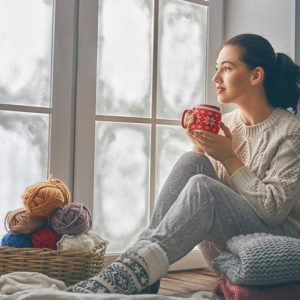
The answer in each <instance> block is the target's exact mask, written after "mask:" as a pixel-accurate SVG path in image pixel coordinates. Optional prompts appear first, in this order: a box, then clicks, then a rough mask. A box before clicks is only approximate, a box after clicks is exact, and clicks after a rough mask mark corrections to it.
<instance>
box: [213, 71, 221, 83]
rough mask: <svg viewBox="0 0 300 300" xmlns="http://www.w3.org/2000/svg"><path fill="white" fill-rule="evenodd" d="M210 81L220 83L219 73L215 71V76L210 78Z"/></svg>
mask: <svg viewBox="0 0 300 300" xmlns="http://www.w3.org/2000/svg"><path fill="white" fill-rule="evenodd" d="M211 80H212V82H221V81H222V78H221V76H220V74H219V71H216V73H215V75H214V76H213V77H212V79H211Z"/></svg>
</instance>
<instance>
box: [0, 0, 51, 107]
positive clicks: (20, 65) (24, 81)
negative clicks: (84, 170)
mask: <svg viewBox="0 0 300 300" xmlns="http://www.w3.org/2000/svg"><path fill="white" fill-rule="evenodd" d="M52 10H53V0H26V1H20V0H0V44H1V47H0V69H1V76H0V103H6V104H19V105H34V106H46V107H48V106H50V75H51V47H52Z"/></svg>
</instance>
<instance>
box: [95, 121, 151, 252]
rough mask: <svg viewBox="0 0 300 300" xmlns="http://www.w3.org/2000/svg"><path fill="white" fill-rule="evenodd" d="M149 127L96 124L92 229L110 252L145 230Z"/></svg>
mask: <svg viewBox="0 0 300 300" xmlns="http://www.w3.org/2000/svg"><path fill="white" fill-rule="evenodd" d="M149 139H150V126H149V125H132V124H120V123H105V122H97V123H96V146H95V176H94V178H95V180H94V205H93V215H94V216H93V220H94V225H93V226H94V229H95V230H96V231H97V232H98V233H99V234H100V235H101V236H103V238H105V239H107V240H109V242H110V244H109V252H121V251H123V250H124V249H125V248H127V247H128V246H129V245H130V244H131V243H132V242H133V241H134V240H135V239H136V238H137V236H138V234H139V233H140V232H141V230H143V229H144V228H145V227H146V224H147V222H148V201H149V196H148V194H149V192H148V186H149Z"/></svg>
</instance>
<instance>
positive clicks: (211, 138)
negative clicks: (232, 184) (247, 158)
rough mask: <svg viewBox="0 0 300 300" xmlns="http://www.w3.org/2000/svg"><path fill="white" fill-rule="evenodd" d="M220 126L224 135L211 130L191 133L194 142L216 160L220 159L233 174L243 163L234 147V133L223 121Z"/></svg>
mask: <svg viewBox="0 0 300 300" xmlns="http://www.w3.org/2000/svg"><path fill="white" fill-rule="evenodd" d="M220 127H221V129H222V131H223V132H224V135H219V134H216V133H212V132H209V131H202V132H197V133H190V135H191V137H192V140H193V143H194V144H195V145H196V146H197V147H199V148H201V149H203V150H204V152H205V153H207V154H208V155H210V156H211V157H212V158H214V159H215V160H218V161H220V162H221V163H222V164H223V165H224V167H225V168H226V169H227V171H228V173H229V174H230V175H231V174H232V173H233V172H235V171H236V170H237V169H238V168H240V167H242V166H243V163H242V162H241V161H240V159H239V158H238V157H237V156H236V154H235V153H234V151H233V149H232V135H231V132H230V130H229V128H228V127H227V126H225V124H224V123H222V122H221V124H220Z"/></svg>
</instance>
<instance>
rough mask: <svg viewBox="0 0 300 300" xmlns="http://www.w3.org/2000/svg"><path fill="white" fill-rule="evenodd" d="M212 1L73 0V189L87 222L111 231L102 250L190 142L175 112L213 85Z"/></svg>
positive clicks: (118, 240)
mask: <svg viewBox="0 0 300 300" xmlns="http://www.w3.org/2000/svg"><path fill="white" fill-rule="evenodd" d="M221 3H222V2H220V1H218V3H217V1H183V0H160V1H152V0H143V1H142V0H124V1H111V0H100V1H99V3H98V6H97V3H96V2H95V3H94V4H90V5H89V6H87V5H86V4H82V6H81V5H80V6H79V40H81V36H82V38H84V40H85V43H86V44H85V45H83V44H80V43H79V48H78V58H79V59H78V61H79V64H78V78H79V80H78V82H77V83H78V85H77V114H76V116H77V122H76V126H77V130H76V138H75V140H76V147H75V148H76V153H75V181H74V183H75V184H74V187H75V194H74V195H75V200H76V201H80V202H82V201H83V200H86V201H87V203H88V206H89V207H91V208H92V209H93V220H94V228H95V229H96V230H97V232H99V233H100V234H101V235H102V236H103V237H104V238H106V239H107V240H109V241H110V245H109V251H110V252H114V253H116V252H121V251H122V250H124V249H125V248H126V247H128V246H129V245H130V244H132V243H133V242H134V241H135V239H136V238H137V237H138V236H139V234H140V233H141V231H142V230H143V229H144V228H145V226H146V225H147V223H148V221H149V217H150V215H151V212H152V210H153V207H154V204H155V199H156V197H157V195H158V192H159V190H160V188H161V187H162V184H163V182H164V180H165V179H166V176H167V175H168V173H169V172H170V169H171V167H172V166H173V164H174V162H175V161H176V159H177V158H178V157H179V156H180V155H181V154H182V153H183V152H185V151H186V150H189V149H190V147H191V145H190V142H189V141H188V139H187V138H186V136H185V133H184V131H183V130H182V128H181V126H180V119H181V112H182V111H183V110H184V109H185V108H188V107H191V106H192V105H193V104H196V103H199V102H204V101H205V99H207V98H208V97H210V95H211V94H212V93H211V90H210V89H209V86H210V78H211V74H212V72H213V71H214V67H213V66H214V65H215V59H216V56H217V55H216V53H217V52H218V50H219V48H220V42H221V30H220V28H221V24H222V23H221V20H222V18H221V16H222V7H221V5H220V4H221ZM83 7H84V8H83ZM82 8H83V9H84V10H85V12H84V13H82V14H81V13H80V12H82ZM213 12H214V13H215V16H213ZM91 14H93V16H94V18H95V19H97V22H96V21H95V19H94V18H91ZM218 14H219V15H218ZM215 20H220V23H218V22H216V21H215ZM210 22H211V23H210ZM209 24H210V25H209ZM209 26H210V27H212V26H214V27H213V28H214V29H215V30H214V36H212V35H210V34H209V32H210V31H209V30H208V27H209ZM218 43H219V44H218ZM212 49H214V51H215V52H214V51H212ZM210 55H214V57H211V56H210ZM208 69H211V70H210V71H209V72H207V70H208ZM207 73H209V75H208V76H206V75H207ZM213 93H214V92H213ZM211 99H212V98H211ZM211 99H210V101H211ZM211 103H212V102H211ZM83 128H85V130H84V129H83Z"/></svg>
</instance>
